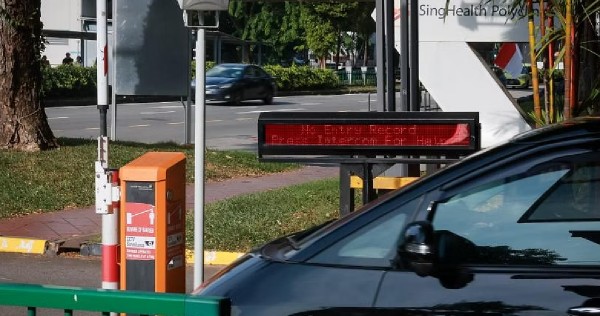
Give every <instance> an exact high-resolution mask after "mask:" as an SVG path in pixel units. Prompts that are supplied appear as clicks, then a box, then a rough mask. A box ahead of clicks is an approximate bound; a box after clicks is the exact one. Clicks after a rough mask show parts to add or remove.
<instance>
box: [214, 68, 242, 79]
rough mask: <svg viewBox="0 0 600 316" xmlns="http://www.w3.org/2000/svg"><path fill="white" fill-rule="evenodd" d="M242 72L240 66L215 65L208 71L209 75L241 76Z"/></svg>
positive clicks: (223, 76)
mask: <svg viewBox="0 0 600 316" xmlns="http://www.w3.org/2000/svg"><path fill="white" fill-rule="evenodd" d="M241 74H242V68H240V67H224V66H218V65H217V66H215V67H213V68H211V69H209V70H208V71H207V72H206V76H207V77H221V78H239V77H240V76H241Z"/></svg>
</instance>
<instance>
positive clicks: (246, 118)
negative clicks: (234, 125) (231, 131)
mask: <svg viewBox="0 0 600 316" xmlns="http://www.w3.org/2000/svg"><path fill="white" fill-rule="evenodd" d="M235 120H236V121H247V120H253V118H251V117H240V118H236V119H235Z"/></svg>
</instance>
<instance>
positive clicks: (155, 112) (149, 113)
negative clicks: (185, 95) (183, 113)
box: [140, 111, 175, 115]
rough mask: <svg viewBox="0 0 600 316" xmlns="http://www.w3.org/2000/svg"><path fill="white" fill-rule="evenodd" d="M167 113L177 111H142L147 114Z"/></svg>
mask: <svg viewBox="0 0 600 316" xmlns="http://www.w3.org/2000/svg"><path fill="white" fill-rule="evenodd" d="M167 113H175V111H156V112H140V114H147V115H153V114H167Z"/></svg>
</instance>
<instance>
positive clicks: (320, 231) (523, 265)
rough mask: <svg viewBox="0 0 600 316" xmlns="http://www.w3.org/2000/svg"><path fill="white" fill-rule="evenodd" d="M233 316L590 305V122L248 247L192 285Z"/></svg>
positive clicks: (596, 221) (540, 133)
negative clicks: (219, 299) (222, 300)
mask: <svg viewBox="0 0 600 316" xmlns="http://www.w3.org/2000/svg"><path fill="white" fill-rule="evenodd" d="M195 293H196V294H199V295H215V296H225V297H229V298H231V301H232V305H233V315H262V316H268V315H278V316H281V315H592V314H598V312H600V118H582V119H577V120H573V121H568V122H564V123H561V124H558V125H553V126H548V127H544V128H540V129H536V130H533V131H530V132H526V133H524V134H521V135H519V136H517V137H515V138H513V139H512V140H510V141H509V142H508V143H505V144H502V145H499V146H496V147H492V148H488V149H486V150H483V151H480V152H478V153H476V154H474V155H471V156H469V157H467V158H465V159H463V160H461V161H460V162H458V163H455V164H453V165H451V166H448V167H446V168H444V169H442V170H440V171H439V172H437V173H435V174H433V175H430V176H427V177H423V178H421V179H420V180H418V181H416V182H414V183H413V184H411V185H408V186H406V187H404V188H401V189H399V190H397V191H396V192H394V193H391V194H388V195H386V196H384V197H382V198H381V199H379V200H376V201H374V202H372V203H370V204H367V205H366V206H364V207H363V208H362V209H361V210H359V211H356V212H353V213H351V214H349V215H348V216H345V217H343V218H341V219H339V220H337V221H334V222H331V223H327V224H325V225H324V226H322V227H316V228H312V229H309V230H307V231H304V232H299V233H296V234H292V235H290V236H285V237H282V238H280V239H277V240H274V241H272V242H270V243H268V244H266V245H264V246H262V247H261V248H259V249H256V250H254V251H252V252H250V253H248V254H246V255H245V256H243V257H242V258H240V259H239V260H238V261H236V262H235V263H233V264H232V265H230V266H229V267H227V268H225V269H224V270H222V271H221V272H220V273H219V274H218V275H216V276H215V277H214V278H212V279H209V280H208V281H207V282H205V284H203V285H202V286H201V287H200V288H199V289H197V290H196V291H195Z"/></svg>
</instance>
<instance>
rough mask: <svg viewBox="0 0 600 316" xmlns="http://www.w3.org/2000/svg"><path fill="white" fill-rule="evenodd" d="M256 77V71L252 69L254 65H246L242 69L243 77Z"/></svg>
mask: <svg viewBox="0 0 600 316" xmlns="http://www.w3.org/2000/svg"><path fill="white" fill-rule="evenodd" d="M254 77H256V73H255V71H254V67H248V68H246V70H244V78H254Z"/></svg>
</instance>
